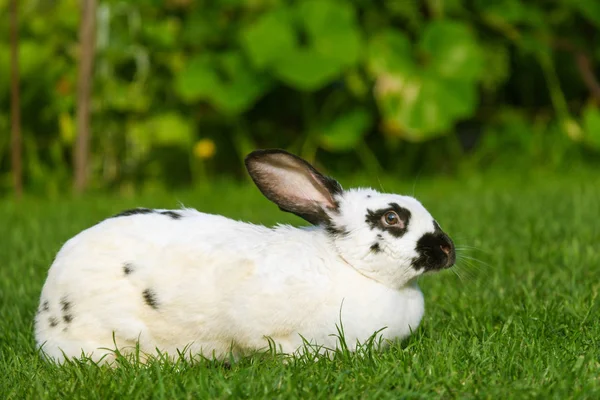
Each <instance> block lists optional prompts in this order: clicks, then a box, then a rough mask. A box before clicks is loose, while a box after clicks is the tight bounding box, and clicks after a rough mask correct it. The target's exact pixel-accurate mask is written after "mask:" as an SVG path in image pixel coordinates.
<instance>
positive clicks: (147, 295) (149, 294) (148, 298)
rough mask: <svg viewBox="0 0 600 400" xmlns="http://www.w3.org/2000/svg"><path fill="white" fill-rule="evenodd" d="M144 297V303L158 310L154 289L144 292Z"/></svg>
mask: <svg viewBox="0 0 600 400" xmlns="http://www.w3.org/2000/svg"><path fill="white" fill-rule="evenodd" d="M142 296H143V297H144V301H145V302H146V304H148V305H149V306H150V307H152V308H154V309H155V310H156V309H158V301H157V300H156V293H154V291H153V290H152V289H146V290H144V291H143V292H142Z"/></svg>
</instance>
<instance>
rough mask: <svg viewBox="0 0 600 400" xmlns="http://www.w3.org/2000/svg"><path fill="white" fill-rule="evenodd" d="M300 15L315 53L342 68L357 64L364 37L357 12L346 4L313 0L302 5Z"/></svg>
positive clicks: (298, 13) (298, 11) (299, 10)
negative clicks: (357, 21) (355, 13)
mask: <svg viewBox="0 0 600 400" xmlns="http://www.w3.org/2000/svg"><path fill="white" fill-rule="evenodd" d="M297 15H298V16H299V17H300V18H301V20H302V21H304V26H305V28H306V33H307V34H308V37H309V41H311V42H312V46H313V47H314V49H315V51H316V52H317V53H319V54H320V55H322V56H324V57H326V58H328V59H330V60H332V61H333V60H334V61H335V62H336V63H338V64H339V65H340V66H347V65H352V64H354V63H356V62H357V61H358V58H359V53H360V48H361V38H360V34H359V31H358V29H357V26H356V21H355V16H354V9H353V8H352V7H351V6H350V5H349V4H348V3H345V2H337V1H323V0H310V1H303V2H301V3H300V7H299V9H298V10H297Z"/></svg>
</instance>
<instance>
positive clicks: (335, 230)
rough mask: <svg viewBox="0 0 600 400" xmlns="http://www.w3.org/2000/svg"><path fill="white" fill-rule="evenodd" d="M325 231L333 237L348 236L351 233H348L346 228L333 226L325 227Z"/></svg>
mask: <svg viewBox="0 0 600 400" xmlns="http://www.w3.org/2000/svg"><path fill="white" fill-rule="evenodd" d="M325 231H326V232H327V233H329V234H330V235H331V236H340V237H341V236H348V235H349V234H350V232H348V231H347V230H346V229H345V228H344V227H341V226H335V225H332V224H327V225H325Z"/></svg>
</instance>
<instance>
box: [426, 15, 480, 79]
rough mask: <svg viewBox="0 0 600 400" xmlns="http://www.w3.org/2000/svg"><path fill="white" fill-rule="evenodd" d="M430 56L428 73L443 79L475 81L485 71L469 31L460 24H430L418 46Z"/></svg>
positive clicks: (478, 50) (448, 22)
mask: <svg viewBox="0 0 600 400" xmlns="http://www.w3.org/2000/svg"><path fill="white" fill-rule="evenodd" d="M419 47H420V49H421V50H422V51H423V52H425V53H426V54H427V61H428V63H429V65H428V69H429V70H430V72H431V73H434V74H436V75H437V76H438V77H441V78H449V79H463V80H474V79H477V78H479V76H480V75H481V71H482V64H483V57H482V54H481V51H480V49H479V46H478V45H477V43H476V42H475V38H474V37H473V34H472V33H471V31H470V30H469V28H468V27H467V26H466V25H464V24H461V23H459V22H451V21H434V22H432V23H430V24H429V25H428V26H427V28H426V29H425V32H424V33H423V37H422V38H421V40H420V43H419Z"/></svg>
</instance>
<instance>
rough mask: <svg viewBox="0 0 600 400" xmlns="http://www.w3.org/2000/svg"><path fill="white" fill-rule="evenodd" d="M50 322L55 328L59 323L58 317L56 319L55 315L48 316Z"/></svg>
mask: <svg viewBox="0 0 600 400" xmlns="http://www.w3.org/2000/svg"><path fill="white" fill-rule="evenodd" d="M48 323H49V324H50V326H51V327H52V328H54V327H55V326H56V325H58V319H56V318H54V317H50V318H48Z"/></svg>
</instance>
